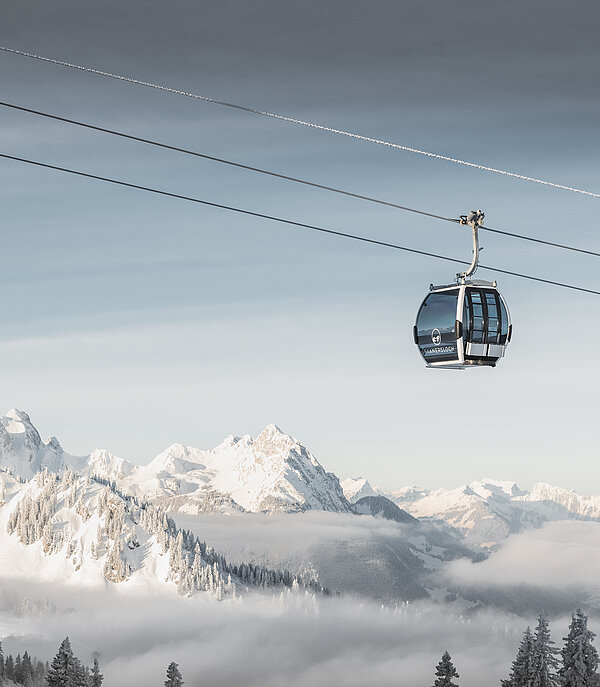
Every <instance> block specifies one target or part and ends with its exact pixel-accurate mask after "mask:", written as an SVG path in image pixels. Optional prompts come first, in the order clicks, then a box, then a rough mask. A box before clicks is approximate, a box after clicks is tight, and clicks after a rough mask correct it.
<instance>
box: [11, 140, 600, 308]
mask: <svg viewBox="0 0 600 687" xmlns="http://www.w3.org/2000/svg"><path fill="white" fill-rule="evenodd" d="M0 158H4V159H7V160H14V161H16V162H24V163H26V164H29V165H35V166H36V167H43V168H45V169H52V170H55V171H59V172H66V173H68V174H74V175H77V176H80V177H85V178H88V179H95V180H97V181H104V182H107V183H109V184H116V185H118V186H125V187H127V188H133V189H137V190H140V191H147V192H149V193H156V194H158V195H161V196H168V197H170V198H177V199H179V200H186V201H189V202H192V203H199V204H201V205H207V206H209V207H214V208H220V209H222V210H229V211H231V212H237V213H239V214H243V215H250V216H251V217H259V218H261V219H267V220H270V221H273V222H280V223H282V224H287V225H290V226H293V227H297V228H300V229H310V230H311V231H318V232H320V233H323V234H332V235H333V236H341V237H343V238H348V239H353V240H354V241H361V242H363V243H372V244H374V245H377V246H383V247H385V248H394V249H396V250H401V251H405V252H407V253H414V254H416V255H424V256H427V257H431V258H436V259H438V260H445V261H447V262H453V263H457V264H461V265H468V264H470V263H469V262H467V261H466V260H459V259H457V258H451V257H448V256H447V255H438V254H436V253H430V252H428V251H423V250H417V249H416V248H408V247H406V246H399V245H397V244H395V243H388V242H387V241H378V240H377V239H372V238H368V237H366V236H359V235H357V234H349V233H347V232H343V231H337V230H335V229H326V228H324V227H318V226H315V225H313V224H306V223H304V222H296V221H294V220H290V219H284V218H282V217H275V216H273V215H267V214H264V213H262V212H254V211H252V210H245V209H242V208H236V207H233V206H231V205H224V204H222V203H214V202H212V201H208V200H202V199H200V198H194V197H193V196H185V195H182V194H179V193H172V192H170V191H164V190H162V189H156V188H151V187H149V186H142V185H140V184H133V183H130V182H128V181H122V180H119V179H113V178H110V177H103V176H99V175H97V174H90V173H89V172H81V171H79V170H75V169H69V168H67V167H59V166H58V165H51V164H48V163H45V162H38V161H36V160H28V159H26V158H23V157H17V156H16V155H8V154H6V153H0ZM479 267H480V269H486V270H493V271H495V272H500V273H502V274H508V275H511V276H513V277H519V278H521V279H529V280H530V281H536V282H541V283H543V284H552V285H553V286H560V287H562V288H565V289H572V290H574V291H583V292H585V293H591V294H594V295H596V296H600V291H595V290H593V289H586V288H584V287H582V286H574V285H572V284H564V283H561V282H557V281H553V280H551V279H542V278H541V277H534V276H532V275H529V274H521V273H519V272H512V271H510V270H504V269H500V268H497V267H490V266H487V265H479Z"/></svg>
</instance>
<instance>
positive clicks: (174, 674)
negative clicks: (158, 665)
mask: <svg viewBox="0 0 600 687" xmlns="http://www.w3.org/2000/svg"><path fill="white" fill-rule="evenodd" d="M182 686H183V678H182V677H181V673H180V672H179V667H178V665H177V663H175V661H172V662H171V663H169V667H168V668H167V679H166V680H165V687H182Z"/></svg>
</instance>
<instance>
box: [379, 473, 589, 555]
mask: <svg viewBox="0 0 600 687" xmlns="http://www.w3.org/2000/svg"><path fill="white" fill-rule="evenodd" d="M379 491H380V493H383V494H385V495H386V496H387V497H388V498H390V499H391V500H393V501H394V502H395V503H396V504H397V505H398V506H399V507H400V508H402V509H404V510H406V511H407V512H409V513H410V514H411V515H413V516H415V517H417V518H430V519H435V520H442V521H444V522H445V523H447V524H448V525H451V526H452V527H454V528H456V529H457V530H458V531H459V532H461V533H462V534H463V535H464V536H465V538H466V541H467V542H469V543H471V544H477V545H479V546H482V547H484V548H492V547H494V546H496V545H497V544H498V543H499V542H501V541H502V540H503V539H506V538H507V537H508V536H510V535H511V534H514V533H517V532H521V531H522V530H524V529H526V528H528V527H539V526H541V525H542V524H543V523H544V522H546V521H548V520H565V519H570V518H574V519H580V520H600V496H580V495H578V494H576V493H575V492H574V491H569V490H566V489H561V488H559V487H553V486H551V485H549V484H544V483H542V482H539V483H537V484H535V485H534V487H533V489H532V490H531V491H530V492H527V491H523V490H521V489H520V488H519V487H518V486H517V484H516V483H515V482H502V481H497V480H492V479H484V480H481V481H477V482H471V483H470V484H466V485H462V486H460V487H458V488H456V489H437V490H435V491H426V490H420V489H417V488H416V487H407V488H405V489H401V490H399V491H396V492H387V491H384V490H379Z"/></svg>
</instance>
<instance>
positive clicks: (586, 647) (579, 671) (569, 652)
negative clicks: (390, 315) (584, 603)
mask: <svg viewBox="0 0 600 687" xmlns="http://www.w3.org/2000/svg"><path fill="white" fill-rule="evenodd" d="M587 621H588V619H587V616H586V615H585V613H583V612H582V611H581V610H577V612H576V613H575V614H574V615H573V617H572V620H571V624H570V625H569V633H568V634H567V636H566V637H565V638H564V641H565V645H564V647H563V649H562V651H561V654H562V660H563V665H562V667H561V669H560V671H559V675H560V684H561V686H562V687H597V686H598V685H600V679H599V677H598V672H597V671H598V652H597V651H596V648H595V647H594V646H593V645H592V642H593V641H594V637H595V636H596V635H595V634H594V633H593V632H592V631H591V630H588V626H587Z"/></svg>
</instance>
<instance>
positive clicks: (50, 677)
mask: <svg viewBox="0 0 600 687" xmlns="http://www.w3.org/2000/svg"><path fill="white" fill-rule="evenodd" d="M587 624H588V617H587V616H586V615H585V613H583V612H582V611H581V610H578V611H576V612H575V613H574V614H573V616H572V618H571V624H570V625H569V630H568V633H567V636H566V637H564V639H563V642H564V644H563V647H562V649H557V648H556V646H555V644H554V642H553V641H552V639H551V638H550V626H549V623H548V620H547V619H546V617H545V616H544V614H541V615H540V616H539V618H538V622H537V627H536V628H535V630H534V631H533V632H532V631H531V628H529V627H528V628H527V629H526V630H525V632H524V633H523V638H522V640H521V643H520V645H519V648H518V650H517V655H516V657H515V660H514V661H513V662H512V666H511V668H510V673H509V676H508V677H507V678H506V679H505V680H501V681H500V685H499V687H600V675H599V674H598V652H597V650H596V648H595V647H594V645H593V642H594V637H595V636H596V635H595V634H594V633H593V632H592V631H591V630H590V629H588V626H587ZM459 677H460V676H459V674H458V671H457V670H456V668H455V666H454V664H453V662H452V658H451V656H450V654H449V653H448V652H447V651H445V652H444V654H443V655H442V658H441V661H440V662H439V663H438V665H437V666H436V668H435V681H434V683H433V687H459V683H458V679H459ZM103 680H104V677H103V675H102V673H101V672H100V664H99V662H98V658H97V657H95V658H94V662H93V665H92V667H91V668H90V667H89V666H86V665H84V664H83V663H82V662H81V661H80V660H79V659H78V658H77V657H76V656H75V655H74V653H73V649H72V648H71V642H70V641H69V638H68V637H66V638H65V639H64V640H63V642H62V643H61V645H60V647H59V649H58V653H57V654H56V656H55V657H54V658H53V659H52V662H51V663H50V664H48V663H47V662H46V663H43V662H42V661H39V660H38V659H37V658H35V657H33V658H31V656H30V655H29V654H28V652H27V651H25V652H24V653H23V656H21V655H20V654H19V655H18V656H17V657H16V658H15V657H13V656H12V654H9V655H8V656H6V657H5V656H4V653H3V651H2V644H1V643H0V687H12V685H14V684H16V685H23V687H102V683H103ZM157 684H158V683H157ZM163 684H164V685H165V687H182V686H183V684H184V682H183V677H182V675H181V672H180V670H179V666H178V665H177V663H175V662H171V663H169V665H168V667H167V672H166V680H165V681H164V683H163Z"/></svg>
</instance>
